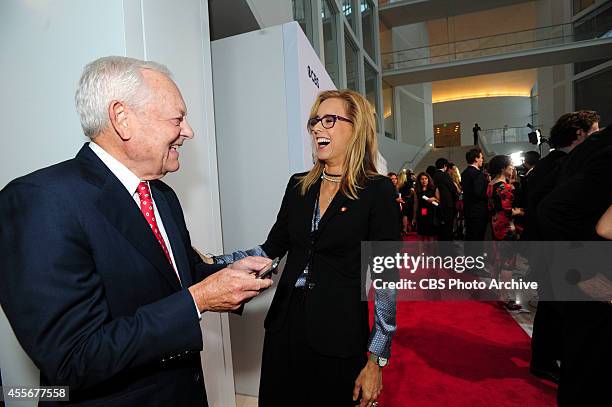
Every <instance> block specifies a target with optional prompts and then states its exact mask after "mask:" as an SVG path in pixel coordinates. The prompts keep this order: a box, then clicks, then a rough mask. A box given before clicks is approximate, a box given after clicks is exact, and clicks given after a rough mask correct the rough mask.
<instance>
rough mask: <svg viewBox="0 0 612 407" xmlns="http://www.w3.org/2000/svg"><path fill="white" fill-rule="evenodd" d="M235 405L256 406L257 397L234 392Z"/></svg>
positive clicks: (240, 406)
mask: <svg viewBox="0 0 612 407" xmlns="http://www.w3.org/2000/svg"><path fill="white" fill-rule="evenodd" d="M236 407H257V397H252V396H245V395H243V394H236Z"/></svg>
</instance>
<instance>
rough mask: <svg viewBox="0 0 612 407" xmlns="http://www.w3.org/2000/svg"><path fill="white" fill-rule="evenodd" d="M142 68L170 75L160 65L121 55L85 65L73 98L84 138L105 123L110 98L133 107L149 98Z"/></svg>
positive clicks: (95, 132)
mask: <svg viewBox="0 0 612 407" xmlns="http://www.w3.org/2000/svg"><path fill="white" fill-rule="evenodd" d="M143 69H150V70H152V71H156V72H160V73H162V74H164V75H166V76H168V77H170V76H171V74H170V71H169V70H168V68H166V67H165V66H164V65H162V64H159V63H157V62H153V61H141V60H139V59H134V58H127V57H121V56H108V57H103V58H99V59H96V60H95V61H93V62H90V63H89V64H87V65H86V66H85V68H84V69H83V74H82V75H81V79H80V80H79V85H78V87H77V90H76V94H75V95H74V99H75V104H76V110H77V112H78V114H79V117H80V118H81V127H83V131H84V132H85V135H86V136H87V137H89V138H91V139H93V138H95V137H96V136H97V135H98V134H100V132H102V130H104V129H105V128H106V127H107V126H108V123H109V116H108V107H109V105H110V103H111V102H112V101H115V100H117V101H121V102H124V103H126V104H127V105H128V106H132V107H140V106H143V105H144V104H145V103H146V102H147V101H148V99H149V92H148V88H147V86H146V84H145V82H144V79H143V76H142V72H141V71H142V70H143Z"/></svg>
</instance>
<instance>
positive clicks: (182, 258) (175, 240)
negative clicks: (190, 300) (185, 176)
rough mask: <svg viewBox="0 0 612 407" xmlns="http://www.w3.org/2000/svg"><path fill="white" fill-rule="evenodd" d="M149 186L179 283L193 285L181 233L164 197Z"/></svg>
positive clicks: (152, 186)
mask: <svg viewBox="0 0 612 407" xmlns="http://www.w3.org/2000/svg"><path fill="white" fill-rule="evenodd" d="M149 184H150V185H151V193H152V194H153V199H154V200H155V205H156V206H157V209H158V210H159V217H160V218H161V220H162V222H163V223H164V229H166V234H167V235H168V240H169V243H170V246H171V247H172V254H173V255H174V261H175V262H176V268H177V270H178V272H179V276H181V282H182V285H183V287H189V286H190V285H192V284H193V281H192V279H191V273H189V260H188V257H187V253H186V252H185V245H184V244H183V238H182V237H181V233H180V231H179V229H178V227H177V226H176V222H175V221H174V217H173V216H172V211H171V210H170V205H169V204H168V201H167V200H166V196H165V195H164V194H163V193H162V192H161V191H160V190H159V189H157V187H156V186H155V183H149Z"/></svg>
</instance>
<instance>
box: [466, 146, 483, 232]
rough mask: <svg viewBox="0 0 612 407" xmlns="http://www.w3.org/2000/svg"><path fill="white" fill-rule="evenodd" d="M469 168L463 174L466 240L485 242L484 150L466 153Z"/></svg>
mask: <svg viewBox="0 0 612 407" xmlns="http://www.w3.org/2000/svg"><path fill="white" fill-rule="evenodd" d="M465 160H466V161H467V163H468V166H467V168H466V169H465V170H463V172H462V173H461V188H462V189H463V214H464V218H465V240H467V241H483V240H484V237H485V230H486V228H487V220H488V213H489V211H488V209H487V184H488V183H489V181H488V180H487V177H486V176H485V175H484V173H483V172H482V164H483V163H484V156H483V155H482V150H480V149H479V148H473V149H471V150H470V151H468V152H467V153H465Z"/></svg>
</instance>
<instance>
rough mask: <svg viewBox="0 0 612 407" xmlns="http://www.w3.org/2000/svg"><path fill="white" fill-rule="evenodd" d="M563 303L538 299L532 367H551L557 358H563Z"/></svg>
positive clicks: (532, 343) (532, 338)
mask: <svg viewBox="0 0 612 407" xmlns="http://www.w3.org/2000/svg"><path fill="white" fill-rule="evenodd" d="M563 305H564V303H560V302H557V303H555V302H551V301H538V308H537V310H536V314H535V317H534V320H533V334H532V335H531V367H534V368H539V369H549V368H550V367H551V366H552V365H554V364H555V363H556V361H557V360H561V348H562V347H561V341H562V339H563V336H562V335H563V319H562V316H561V309H560V307H561V306H563ZM569 306H571V303H569Z"/></svg>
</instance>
